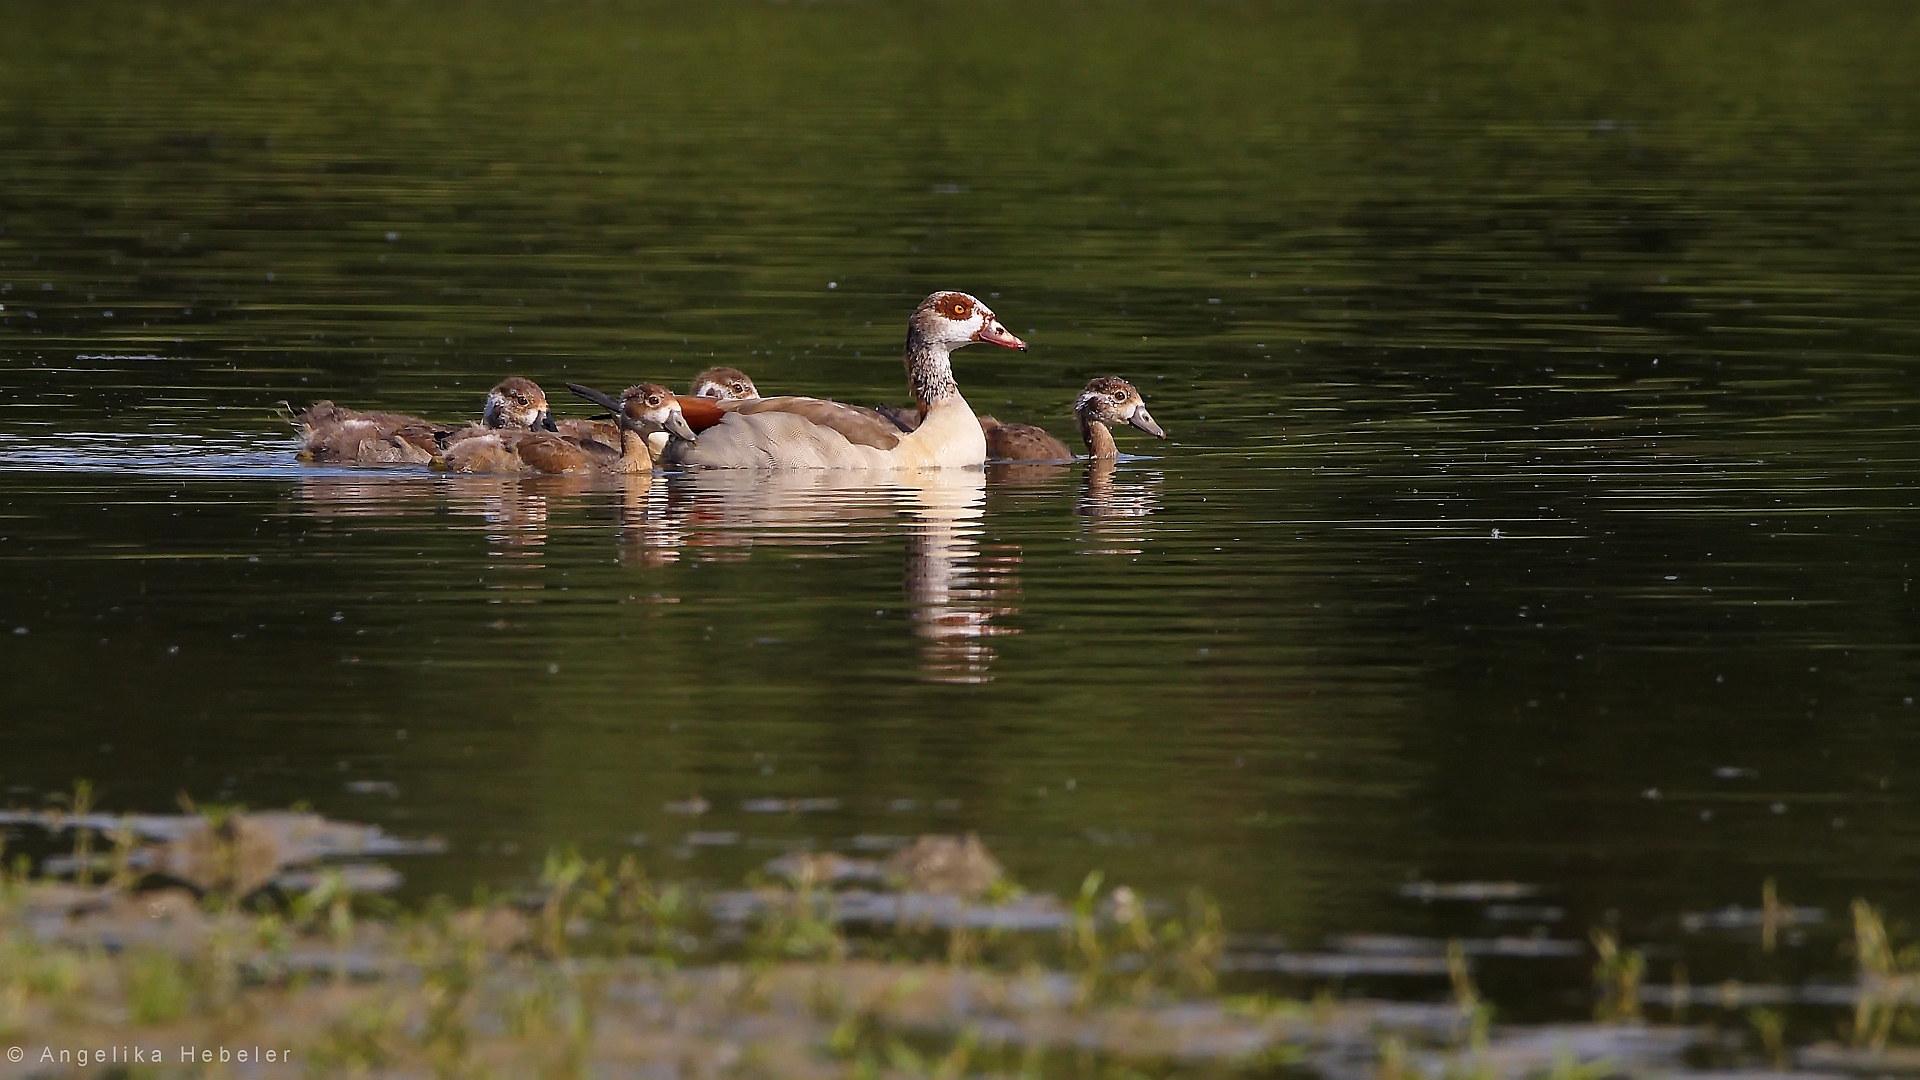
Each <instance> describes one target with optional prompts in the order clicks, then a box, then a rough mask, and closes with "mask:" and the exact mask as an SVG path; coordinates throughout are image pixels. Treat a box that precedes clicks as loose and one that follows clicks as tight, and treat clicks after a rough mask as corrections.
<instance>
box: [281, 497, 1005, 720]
mask: <svg viewBox="0 0 1920 1080" xmlns="http://www.w3.org/2000/svg"><path fill="white" fill-rule="evenodd" d="M296 490H297V492H298V494H299V498H300V499H301V501H302V502H303V503H305V504H306V511H307V513H308V514H310V515H312V516H314V517H320V518H327V517H341V518H347V517H351V518H359V519H370V518H379V517H386V518H396V517H420V516H431V515H438V514H441V513H443V512H445V511H449V510H450V511H452V513H453V514H454V515H455V516H456V517H462V518H467V519H478V521H479V523H480V525H479V529H478V531H480V532H481V534H482V535H483V536H484V537H485V539H486V541H487V554H488V561H489V564H490V567H491V569H494V570H511V571H514V573H513V574H511V575H510V576H505V577H502V578H499V579H495V580H494V581H492V582H489V583H488V587H489V588H492V589H497V590H505V591H510V592H519V591H522V590H525V591H526V594H524V595H523V596H522V597H521V599H522V600H523V601H524V602H531V601H533V600H534V599H536V597H535V595H532V594H533V593H535V592H537V591H539V590H542V589H543V583H542V579H541V577H540V576H538V575H533V574H528V573H526V572H527V571H536V570H544V569H546V563H545V561H544V559H543V555H544V553H545V550H546V547H547V541H548V538H549V534H550V533H551V532H553V531H554V530H557V529H581V528H585V529H587V530H589V531H590V530H592V529H594V528H595V527H596V520H597V523H598V524H599V527H604V523H605V522H606V520H607V519H606V517H605V515H606V513H607V510H606V508H608V507H610V508H611V510H612V518H613V525H614V527H613V530H612V531H613V539H614V543H615V547H616V550H617V553H618V554H617V558H618V560H619V562H620V563H621V565H623V566H627V567H633V568H639V569H646V568H653V567H661V566H667V565H670V564H674V563H678V562H682V561H689V560H690V561H694V562H728V561H737V560H742V559H745V558H747V557H748V556H749V555H750V554H751V552H752V550H753V549H754V548H755V547H762V546H766V547H779V548H822V549H826V548H838V549H841V550H843V551H844V550H846V549H848V548H850V547H851V548H858V547H863V546H866V545H868V544H869V543H872V542H876V541H877V542H881V543H885V542H886V541H887V540H889V539H890V538H892V537H895V536H902V535H904V539H905V541H906V571H905V602H906V607H907V609H908V612H909V617H910V619H911V625H912V632H913V635H914V637H915V638H917V639H919V641H920V642H921V646H920V663H919V670H920V674H921V677H923V678H925V679H928V680H931V681H936V682H958V683H976V682H985V681H987V680H988V679H990V678H991V675H990V674H989V673H988V669H989V667H990V666H991V664H992V662H993V660H994V652H993V649H992V648H991V647H990V646H989V645H988V643H987V641H986V639H987V638H989V637H992V636H995V635H997V634H1002V633H1014V632H1015V631H1013V630H1011V629H1009V628H1006V627H1003V626H1001V625H999V624H997V623H996V621H995V620H996V619H999V618H1001V617H1003V616H1007V615H1012V614H1016V613H1017V611H1018V608H1017V606H1016V604H1015V598H1016V597H1017V596H1018V593H1019V574H1018V571H1019V567H1020V559H1021V556H1020V552H1019V549H1018V548H1017V547H1011V546H1009V547H1006V548H1004V549H995V550H991V551H988V550H983V548H982V544H981V536H982V523H983V517H984V514H985V500H986V476H985V475H984V474H983V473H982V472H981V471H979V470H975V469H939V470H929V471H925V472H912V471H901V472H888V473H883V474H875V473H873V472H854V471H850V470H793V471H783V472H771V473H768V472H754V471H748V470H735V469H724V470H722V469H703V470H698V471H694V472H691V473H688V474H684V475H678V476H670V477H667V478H654V477H651V476H649V475H648V474H637V475H633V476H461V477H446V476H422V477H419V478H410V479H406V480H399V479H396V480H393V481H382V482H376V483H369V482H368V481H366V480H364V479H362V478H358V477H351V478H337V477H329V476H312V477H307V478H304V479H303V480H302V481H301V482H300V483H299V484H298V485H297V488H296ZM376 527H378V526H376ZM398 527H401V528H406V527H417V526H410V525H401V526H398ZM822 553H823V554H824V553H825V552H824V551H823V552H822Z"/></svg>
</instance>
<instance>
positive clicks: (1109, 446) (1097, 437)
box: [1075, 409, 1120, 458]
mask: <svg viewBox="0 0 1920 1080" xmlns="http://www.w3.org/2000/svg"><path fill="white" fill-rule="evenodd" d="M1075 415H1076V416H1077V417H1078V418H1079V420H1080V437H1081V438H1082V439H1084V440H1086V443H1087V453H1088V454H1089V455H1090V456H1092V457H1096V458H1112V457H1119V456H1120V448H1119V447H1118V446H1116V445H1114V441H1113V432H1111V431H1109V430H1107V425H1106V424H1104V423H1102V422H1101V421H1099V420H1096V419H1094V418H1093V416H1092V415H1091V414H1090V413H1089V412H1088V411H1087V410H1086V409H1080V410H1078V411H1077V413H1076V414H1075Z"/></svg>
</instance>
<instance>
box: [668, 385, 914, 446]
mask: <svg viewBox="0 0 1920 1080" xmlns="http://www.w3.org/2000/svg"><path fill="white" fill-rule="evenodd" d="M729 404H734V408H733V409H732V410H731V411H733V412H738V413H763V412H785V413H793V414H795V415H797V416H801V417H804V418H805V419H806V420H807V421H808V422H809V423H813V424H818V425H819V426H821V427H824V428H831V429H833V430H834V431H837V432H839V433H840V434H841V435H842V436H843V437H844V438H845V439H846V440H847V441H848V442H850V443H853V444H854V445H855V446H871V447H873V448H874V449H876V450H891V449H893V448H894V447H896V446H899V445H900V436H901V435H902V434H904V433H903V432H902V431H901V430H900V429H899V428H898V427H897V426H895V425H894V423H893V421H891V420H889V419H887V418H886V417H884V416H881V415H880V414H879V413H877V412H875V411H873V410H872V409H863V408H860V407H859V406H857V405H842V404H841V403H839V402H837V401H823V400H821V399H820V398H808V397H772V398H760V399H759V400H757V401H742V402H739V403H737V404H735V403H731V402H730V403H729ZM688 422H689V423H691V422H692V417H688Z"/></svg>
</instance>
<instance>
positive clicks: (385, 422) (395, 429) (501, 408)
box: [293, 376, 553, 465]
mask: <svg viewBox="0 0 1920 1080" xmlns="http://www.w3.org/2000/svg"><path fill="white" fill-rule="evenodd" d="M480 420H481V422H480V423H479V424H470V425H468V426H467V427H466V428H465V429H462V430H459V431H456V430H454V429H453V428H451V427H449V426H447V425H444V424H434V423H430V422H428V421H426V420H422V419H420V418H419V417H417V416H405V415H402V414H400V413H385V412H361V411H359V410H357V409H343V408H341V407H340V406H338V405H335V404H334V403H333V402H331V401H316V402H314V403H313V405H312V406H310V407H309V408H307V409H306V410H305V411H304V412H301V413H298V414H296V415H295V416H294V417H293V422H294V426H296V427H298V428H299V429H300V460H302V461H320V462H329V463H332V462H354V463H358V464H369V465H370V464H387V463H404V464H410V465H427V464H431V463H432V462H433V461H435V460H436V459H438V458H439V456H440V451H441V448H442V446H443V445H445V443H447V442H448V441H449V440H451V439H455V438H459V437H461V436H462V435H463V434H465V433H467V432H485V431H489V430H495V429H502V430H515V431H527V430H531V429H533V428H542V427H543V428H546V429H547V430H549V431H551V430H553V421H552V420H551V419H549V418H548V416H547V395H546V394H545V393H544V392H542V391H541V389H540V387H539V386H537V385H536V384H535V383H534V382H533V381H532V380H531V379H523V378H520V377H519V376H513V377H511V378H507V379H503V380H501V382H500V384H499V385H497V386H495V387H494V388H493V389H492V390H489V391H488V392H487V403H486V405H485V406H484V407H483V408H482V409H481V412H480Z"/></svg>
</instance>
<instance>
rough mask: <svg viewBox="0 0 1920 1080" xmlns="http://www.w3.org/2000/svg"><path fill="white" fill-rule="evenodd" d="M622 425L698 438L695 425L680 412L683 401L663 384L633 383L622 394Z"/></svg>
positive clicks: (690, 439)
mask: <svg viewBox="0 0 1920 1080" xmlns="http://www.w3.org/2000/svg"><path fill="white" fill-rule="evenodd" d="M614 415H615V416H618V417H619V418H620V426H621V427H624V428H626V429H627V430H629V431H633V432H638V433H639V434H642V435H647V434H651V433H653V432H656V431H665V432H668V433H670V434H672V435H674V436H676V437H678V438H682V439H685V440H687V441H688V442H693V441H695V438H694V434H693V428H692V427H690V426H688V424H687V418H686V417H685V416H683V415H681V413H680V400H679V399H678V398H676V397H674V396H673V391H671V390H669V389H667V388H666V387H664V386H661V385H660V384H659V383H641V384H640V385H639V386H629V387H627V388H626V389H625V390H623V391H621V393H620V407H619V408H618V409H616V410H614Z"/></svg>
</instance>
